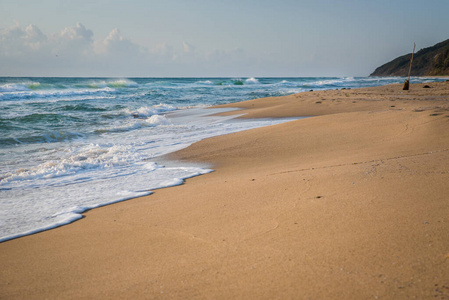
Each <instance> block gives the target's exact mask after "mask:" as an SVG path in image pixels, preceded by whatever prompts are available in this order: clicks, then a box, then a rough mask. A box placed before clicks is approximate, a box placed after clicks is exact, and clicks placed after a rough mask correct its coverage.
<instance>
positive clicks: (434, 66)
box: [370, 39, 449, 76]
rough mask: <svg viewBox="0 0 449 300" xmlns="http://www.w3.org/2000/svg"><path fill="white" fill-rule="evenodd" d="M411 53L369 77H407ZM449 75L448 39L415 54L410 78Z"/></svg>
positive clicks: (384, 66) (380, 68) (381, 67)
mask: <svg viewBox="0 0 449 300" xmlns="http://www.w3.org/2000/svg"><path fill="white" fill-rule="evenodd" d="M411 57H412V53H409V54H406V55H403V56H400V57H398V58H396V59H393V60H392V61H390V62H388V63H386V64H384V65H382V66H380V67H378V68H377V69H376V70H375V71H374V72H373V73H372V74H371V75H370V76H407V74H408V70H409V66H410V58H411ZM446 75H449V39H448V40H445V41H444V42H441V43H438V44H436V45H434V46H432V47H428V48H424V49H421V50H419V51H418V52H417V53H415V55H414V58H413V64H412V70H411V76H446Z"/></svg>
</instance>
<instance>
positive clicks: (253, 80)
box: [245, 77, 259, 84]
mask: <svg viewBox="0 0 449 300" xmlns="http://www.w3.org/2000/svg"><path fill="white" fill-rule="evenodd" d="M245 82H246V83H247V84H257V83H259V80H257V79H256V78H254V77H251V78H248V79H246V80H245Z"/></svg>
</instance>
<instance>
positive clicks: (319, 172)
mask: <svg viewBox="0 0 449 300" xmlns="http://www.w3.org/2000/svg"><path fill="white" fill-rule="evenodd" d="M427 85H429V86H430V88H423V86H424V84H412V85H411V87H410V90H409V91H402V85H398V84H397V85H388V86H383V87H376V88H363V89H353V90H333V91H311V92H304V93H300V94H295V95H290V96H285V97H276V98H263V99H257V100H251V101H246V102H240V103H234V104H229V105H225V106H226V107H239V108H243V109H244V110H241V111H237V112H232V113H239V114H241V113H245V115H244V116H243V117H245V118H265V117H299V116H309V118H305V119H300V120H296V121H292V122H288V123H284V124H280V125H275V126H270V127H264V128H258V129H254V130H249V131H244V132H239V133H234V134H229V135H224V136H218V137H214V138H210V139H206V140H203V141H201V142H198V143H196V144H193V145H192V146H190V147H188V148H186V149H184V150H181V151H179V152H176V153H173V154H171V155H170V157H169V158H170V159H176V160H181V161H191V162H202V163H207V164H209V165H210V166H211V168H213V169H214V170H215V172H213V173H210V174H207V175H202V176H199V177H195V178H192V179H189V180H187V181H186V183H185V184H183V185H181V186H177V187H172V188H165V189H160V190H156V191H155V193H154V194H153V195H150V196H147V197H142V198H137V199H133V200H130V201H125V202H121V203H117V204H114V205H109V206H106V207H102V208H99V209H94V210H91V211H89V212H87V213H86V214H85V218H83V219H82V220H80V221H77V222H75V223H73V224H70V225H67V226H63V227H60V228H57V229H53V230H49V231H45V232H42V233H39V234H35V235H31V236H26V237H23V238H19V239H15V240H11V241H7V242H4V243H1V244H0V270H1V271H0V298H1V299H80V298H89V299H108V298H109V299H119V298H127V299H131V298H135V299H376V298H379V299H449V82H441V83H428V84H427ZM67 196H68V197H70V195H67Z"/></svg>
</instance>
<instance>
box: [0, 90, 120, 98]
mask: <svg viewBox="0 0 449 300" xmlns="http://www.w3.org/2000/svg"><path fill="white" fill-rule="evenodd" d="M115 91H116V90H115V89H113V88H110V87H105V88H99V89H94V90H91V89H66V90H53V89H51V90H39V91H31V90H28V91H27V90H24V91H14V92H6V93H2V94H0V100H2V101H8V100H28V99H36V98H42V99H46V100H47V99H52V98H61V97H76V96H87V95H96V94H97V95H100V96H104V95H108V94H111V93H114V92H115Z"/></svg>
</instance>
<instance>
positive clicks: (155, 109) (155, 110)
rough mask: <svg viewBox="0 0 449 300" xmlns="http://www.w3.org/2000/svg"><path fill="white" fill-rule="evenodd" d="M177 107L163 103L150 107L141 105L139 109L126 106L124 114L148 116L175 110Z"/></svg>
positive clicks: (137, 116)
mask: <svg viewBox="0 0 449 300" xmlns="http://www.w3.org/2000/svg"><path fill="white" fill-rule="evenodd" d="M176 109H177V108H176V107H174V106H172V105H168V104H162V103H161V104H157V105H153V106H150V107H149V106H144V107H140V108H138V109H130V108H126V109H124V110H123V113H124V115H131V116H133V117H134V118H148V117H151V116H153V115H159V114H161V113H165V112H169V111H174V110H176Z"/></svg>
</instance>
